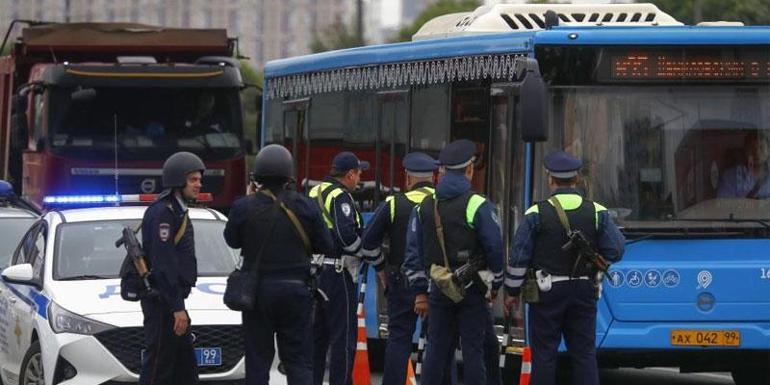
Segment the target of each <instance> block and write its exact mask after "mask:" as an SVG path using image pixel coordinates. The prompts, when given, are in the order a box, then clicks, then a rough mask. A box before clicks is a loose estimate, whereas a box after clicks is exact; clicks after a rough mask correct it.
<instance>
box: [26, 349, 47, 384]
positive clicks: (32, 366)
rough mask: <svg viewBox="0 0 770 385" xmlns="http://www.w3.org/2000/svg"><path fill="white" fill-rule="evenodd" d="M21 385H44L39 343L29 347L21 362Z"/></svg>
mask: <svg viewBox="0 0 770 385" xmlns="http://www.w3.org/2000/svg"><path fill="white" fill-rule="evenodd" d="M21 385H45V380H44V379H43V355H42V354H41V353H40V342H39V341H35V342H33V343H32V345H30V347H29V350H27V354H25V355H24V359H23V360H22V361H21Z"/></svg>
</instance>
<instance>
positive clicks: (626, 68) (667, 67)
mask: <svg viewBox="0 0 770 385" xmlns="http://www.w3.org/2000/svg"><path fill="white" fill-rule="evenodd" d="M607 61H608V63H607V62H605V63H604V65H603V66H602V67H603V70H604V71H601V72H603V73H604V76H600V77H602V78H604V79H600V80H604V81H633V80H643V81H709V80H716V81H768V80H770V55H769V54H768V53H767V51H765V52H761V51H759V52H757V51H754V52H741V51H738V50H737V49H725V50H716V51H715V52H713V53H703V52H686V51H683V50H650V51H641V52H639V51H636V52H634V51H630V52H627V53H613V54H611V55H609V60H607Z"/></svg>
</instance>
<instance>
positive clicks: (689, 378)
mask: <svg viewBox="0 0 770 385" xmlns="http://www.w3.org/2000/svg"><path fill="white" fill-rule="evenodd" d="M275 366H276V363H273V371H272V372H271V374H270V384H271V385H285V384H286V377H285V376H283V375H282V374H280V373H279V372H278V371H277V370H276V369H275ZM380 381H382V373H372V385H380ZM461 384H462V382H460V384H458V385H461ZM601 384H602V385H650V384H655V385H733V384H734V382H733V379H732V377H730V373H685V374H680V373H679V370H678V369H676V368H647V369H606V370H602V371H601ZM504 385H515V384H504Z"/></svg>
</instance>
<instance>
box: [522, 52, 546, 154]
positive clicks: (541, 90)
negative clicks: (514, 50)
mask: <svg viewBox="0 0 770 385" xmlns="http://www.w3.org/2000/svg"><path fill="white" fill-rule="evenodd" d="M518 60H521V61H522V62H523V63H522V64H523V65H524V66H525V68H524V71H523V78H522V79H521V83H520V84H519V114H518V116H519V125H520V126H519V127H520V128H521V137H522V140H524V141H525V142H544V141H546V140H548V116H547V115H546V105H547V97H546V88H545V82H544V81H543V77H542V76H540V67H539V66H538V64H537V60H535V59H533V58H521V59H518Z"/></svg>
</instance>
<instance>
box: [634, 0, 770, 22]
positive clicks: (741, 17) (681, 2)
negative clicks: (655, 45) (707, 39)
mask: <svg viewBox="0 0 770 385" xmlns="http://www.w3.org/2000/svg"><path fill="white" fill-rule="evenodd" d="M638 2H640V3H642V2H644V3H653V4H655V5H657V6H658V8H660V9H661V10H662V11H663V12H666V13H668V14H669V15H671V16H673V17H674V18H675V19H677V20H679V21H681V22H683V23H685V24H690V25H693V24H695V23H697V22H698V21H717V20H724V21H742V22H743V23H744V24H746V25H768V24H770V1H767V0H644V1H638ZM697 7H700V12H701V15H702V20H697V21H696V20H695V13H696V8H697Z"/></svg>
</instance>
